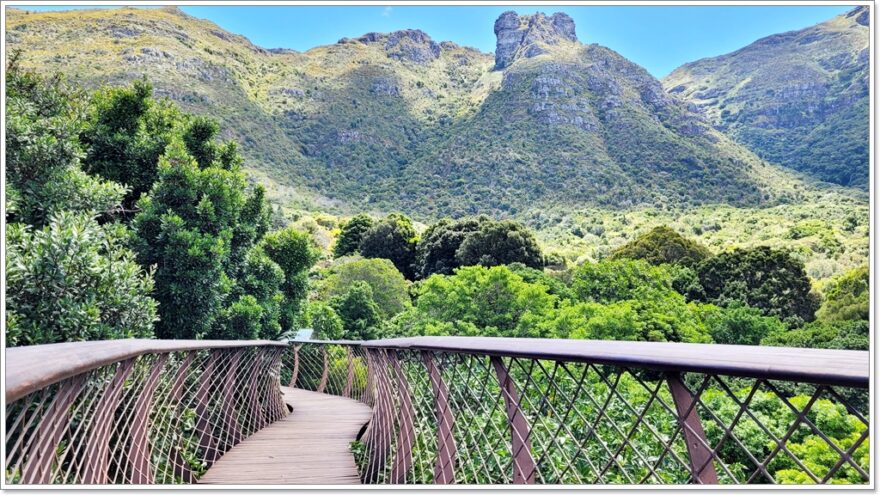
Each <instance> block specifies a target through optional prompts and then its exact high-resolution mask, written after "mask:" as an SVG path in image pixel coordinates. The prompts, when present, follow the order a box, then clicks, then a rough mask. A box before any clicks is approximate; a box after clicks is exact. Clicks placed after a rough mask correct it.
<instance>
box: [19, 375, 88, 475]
mask: <svg viewBox="0 0 880 495" xmlns="http://www.w3.org/2000/svg"><path fill="white" fill-rule="evenodd" d="M85 378H86V377H85V375H84V374H82V375H77V376H75V377H73V378H70V379H68V380H65V381H63V382H61V383H60V384H59V385H58V391H57V392H56V394H55V398H54V399H53V400H52V404H51V405H50V406H49V409H48V411H47V412H46V414H45V415H43V417H42V418H41V419H40V420H39V424H38V426H37V431H36V433H34V439H33V443H32V444H31V446H30V448H29V449H28V452H29V455H28V456H27V460H25V462H24V465H23V466H22V473H21V482H22V483H26V484H31V483H33V484H39V485H46V484H49V483H50V482H51V481H52V461H53V460H55V449H56V448H58V444H59V443H60V442H61V437H62V435H63V434H64V431H65V430H66V429H67V428H68V427H69V426H70V424H69V421H70V418H69V415H70V406H71V405H72V404H73V401H75V400H76V398H77V397H79V394H80V392H82V389H83V386H85V383H86V379H85Z"/></svg>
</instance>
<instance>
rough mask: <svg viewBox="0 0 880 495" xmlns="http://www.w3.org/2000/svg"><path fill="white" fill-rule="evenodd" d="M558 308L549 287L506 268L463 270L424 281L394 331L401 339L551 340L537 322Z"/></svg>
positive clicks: (398, 319)
mask: <svg viewBox="0 0 880 495" xmlns="http://www.w3.org/2000/svg"><path fill="white" fill-rule="evenodd" d="M555 304H556V296H553V295H551V294H548V293H547V287H546V286H544V285H541V284H530V283H527V282H525V281H524V280H523V279H522V277H520V276H519V275H517V274H515V273H513V271H511V270H510V269H509V268H507V267H506V266H497V267H491V268H487V267H483V266H473V267H463V268H459V269H458V270H456V272H455V273H454V274H453V275H450V276H443V275H432V276H431V277H429V278H428V279H426V280H425V281H424V282H422V283H421V285H420V286H419V287H418V289H417V299H416V303H415V307H414V308H413V309H412V310H410V311H408V312H406V313H403V314H401V315H400V316H399V317H398V318H396V319H395V320H394V328H395V331H396V332H397V333H399V334H403V335H472V336H479V335H493V336H503V337H549V336H550V335H548V334H546V333H543V332H542V331H541V330H539V329H538V327H537V323H538V322H539V321H541V320H542V319H544V318H545V317H546V316H547V315H548V314H549V312H550V311H551V310H552V309H553V307H554V306H555Z"/></svg>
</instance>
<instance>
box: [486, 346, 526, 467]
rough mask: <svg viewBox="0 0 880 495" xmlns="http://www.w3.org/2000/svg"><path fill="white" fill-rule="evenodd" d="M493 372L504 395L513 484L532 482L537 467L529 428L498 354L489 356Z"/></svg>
mask: <svg viewBox="0 0 880 495" xmlns="http://www.w3.org/2000/svg"><path fill="white" fill-rule="evenodd" d="M490 360H491V361H492V366H493V367H494V368H495V374H496V375H497V376H498V384H499V385H500V386H501V395H502V396H503V397H504V405H505V408H506V409H507V424H508V425H509V426H510V453H511V455H512V456H513V482H514V483H515V484H533V483H534V482H535V474H536V473H537V467H536V466H535V459H534V458H533V457H532V446H531V442H530V441H529V436H530V434H531V430H530V428H529V424H528V422H527V421H526V417H525V415H524V414H523V412H522V409H521V408H520V402H519V395H518V394H517V391H516V384H515V383H514V382H513V380H512V379H511V378H510V374H509V373H508V370H507V367H505V366H504V362H503V361H502V360H501V358H500V357H498V356H492V357H491V358H490Z"/></svg>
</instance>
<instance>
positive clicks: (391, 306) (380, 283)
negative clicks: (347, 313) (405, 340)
mask: <svg viewBox="0 0 880 495" xmlns="http://www.w3.org/2000/svg"><path fill="white" fill-rule="evenodd" d="M325 274H326V277H325V278H324V280H323V282H322V283H320V284H319V286H318V293H319V294H320V295H321V298H322V299H324V300H329V299H331V298H333V297H336V296H339V295H342V294H343V293H345V292H346V291H347V290H348V288H349V287H351V285H352V284H354V283H355V282H357V281H362V282H366V283H367V284H368V285H369V286H370V288H371V289H372V290H373V299H374V300H375V301H376V304H377V305H378V306H379V310H380V311H381V313H382V318H384V319H390V318H391V317H393V316H394V315H396V314H398V313H402V312H403V311H405V310H407V309H408V308H409V307H411V306H412V301H411V300H410V296H409V285H410V284H409V282H407V280H406V279H405V278H403V274H402V273H400V272H399V271H398V270H397V268H395V267H394V264H393V263H391V261H389V260H386V259H382V258H361V257H356V258H355V257H346V258H342V259H340V260H338V262H336V263H334V264H333V265H332V266H330V267H329V268H327V269H326V270H325Z"/></svg>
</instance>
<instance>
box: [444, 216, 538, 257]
mask: <svg viewBox="0 0 880 495" xmlns="http://www.w3.org/2000/svg"><path fill="white" fill-rule="evenodd" d="M455 257H456V259H457V260H458V262H459V264H460V265H461V266H472V265H483V266H497V265H509V264H510V263H517V262H519V263H522V264H524V265H526V266H528V267H531V268H541V267H543V266H544V260H543V257H542V256H541V248H540V247H539V246H538V241H537V240H536V239H535V236H534V235H533V234H532V232H531V231H530V230H528V229H527V228H526V227H525V226H523V225H522V224H520V223H518V222H514V221H510V220H505V221H501V222H484V223H483V225H482V226H481V227H480V229H479V230H478V231H476V232H473V233H471V234H469V235H468V236H467V238H466V239H465V240H464V241H463V242H462V243H461V246H460V247H459V248H458V251H457V252H456V255H455Z"/></svg>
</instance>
